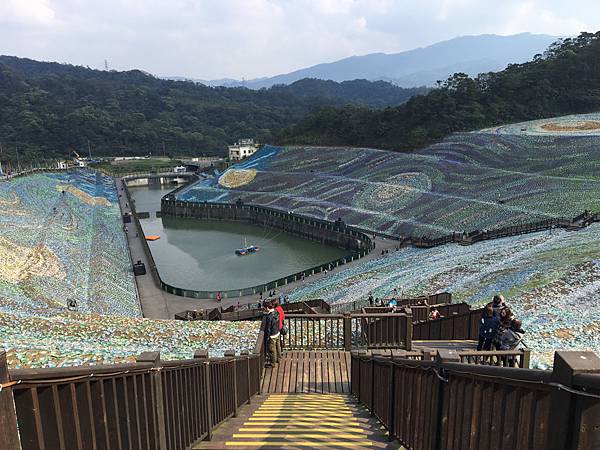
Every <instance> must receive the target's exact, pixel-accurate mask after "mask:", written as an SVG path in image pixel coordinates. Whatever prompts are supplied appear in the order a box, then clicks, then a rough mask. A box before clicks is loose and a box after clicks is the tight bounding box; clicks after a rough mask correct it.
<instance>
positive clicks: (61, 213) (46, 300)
mask: <svg viewBox="0 0 600 450" xmlns="http://www.w3.org/2000/svg"><path fill="white" fill-rule="evenodd" d="M0 199H1V200H2V201H3V202H4V203H3V205H2V207H1V208H0V260H1V261H3V262H4V264H2V263H1V262H0V312H7V313H12V314H19V315H27V316H36V315H40V316H45V317H47V316H52V315H54V314H57V313H61V312H62V311H64V310H65V309H66V305H67V301H68V300H70V299H74V300H76V301H77V303H78V310H79V311H81V312H88V313H99V314H114V315H125V316H139V315H140V314H141V313H140V309H139V304H138V301H137V294H136V290H135V284H134V279H133V274H132V271H131V262H130V260H129V254H128V251H127V243H126V240H125V236H124V233H123V230H122V226H123V225H122V219H121V213H120V209H119V206H118V205H117V203H116V201H117V192H116V189H115V186H114V182H113V180H112V179H111V178H108V177H105V176H103V175H100V174H97V173H94V172H90V171H77V172H72V173H60V174H59V173H55V174H52V173H50V174H44V175H32V176H28V177H23V178H14V179H12V180H10V181H7V182H2V183H0Z"/></svg>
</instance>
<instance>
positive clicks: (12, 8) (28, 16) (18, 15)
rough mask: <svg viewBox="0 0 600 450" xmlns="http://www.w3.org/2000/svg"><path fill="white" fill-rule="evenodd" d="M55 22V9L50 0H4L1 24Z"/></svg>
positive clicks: (0, 8)
mask: <svg viewBox="0 0 600 450" xmlns="http://www.w3.org/2000/svg"><path fill="white" fill-rule="evenodd" d="M54 22H55V13H54V10H53V9H52V8H51V7H50V5H49V2H48V0H2V2H0V24H2V23H16V24H20V25H41V26H44V25H51V24H53V23H54Z"/></svg>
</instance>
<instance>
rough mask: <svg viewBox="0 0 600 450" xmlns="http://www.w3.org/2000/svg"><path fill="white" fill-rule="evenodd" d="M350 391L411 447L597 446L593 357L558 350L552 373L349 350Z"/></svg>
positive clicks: (597, 380)
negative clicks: (393, 356) (369, 353)
mask: <svg viewBox="0 0 600 450" xmlns="http://www.w3.org/2000/svg"><path fill="white" fill-rule="evenodd" d="M351 386H352V393H353V394H354V395H355V396H356V397H357V398H358V399H359V400H360V401H361V402H362V403H363V404H365V405H366V406H367V408H368V409H369V410H370V411H371V413H372V415H374V416H376V417H377V418H378V419H379V420H380V421H381V422H382V423H383V425H384V426H385V427H386V428H387V429H388V431H389V434H390V439H394V438H395V439H398V440H399V441H400V442H401V443H402V444H403V445H404V446H406V447H407V448H411V449H415V450H442V449H449V450H450V449H457V450H460V449H481V450H487V449H500V450H502V449H507V450H508V449H510V450H514V449H516V450H519V449H522V450H529V449H550V450H553V449H556V450H559V449H560V450H567V449H576V450H584V449H585V450H591V449H596V448H600V359H599V358H598V357H597V356H596V355H595V354H593V353H591V352H557V353H556V354H555V360H554V370H553V371H543V370H532V369H519V368H505V367H487V366H481V365H473V364H461V363H460V360H459V358H458V356H457V355H456V354H455V353H452V352H447V351H446V352H444V351H439V353H438V357H437V359H436V360H434V361H415V360H412V359H406V358H401V359H391V358H382V357H378V356H373V355H359V354H358V353H357V352H353V355H352V365H351Z"/></svg>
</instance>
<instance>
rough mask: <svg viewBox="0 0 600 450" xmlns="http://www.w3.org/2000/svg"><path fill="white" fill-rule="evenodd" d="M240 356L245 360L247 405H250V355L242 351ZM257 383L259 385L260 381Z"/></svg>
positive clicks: (246, 351)
mask: <svg viewBox="0 0 600 450" xmlns="http://www.w3.org/2000/svg"><path fill="white" fill-rule="evenodd" d="M240 356H242V357H245V358H246V368H247V373H246V376H247V377H248V404H250V403H252V400H251V397H252V386H250V379H251V378H250V353H249V352H248V350H242V351H241V352H240ZM258 382H259V383H260V379H259V380H258Z"/></svg>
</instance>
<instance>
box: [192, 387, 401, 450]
mask: <svg viewBox="0 0 600 450" xmlns="http://www.w3.org/2000/svg"><path fill="white" fill-rule="evenodd" d="M252 401H253V403H252V404H250V405H245V406H244V407H242V408H240V410H239V412H238V416H237V417H235V418H232V419H229V420H228V421H226V422H224V423H223V424H222V425H220V426H219V427H217V429H216V430H215V432H214V433H213V438H212V440H211V441H204V442H200V443H198V444H196V445H195V446H193V447H192V449H224V448H237V449H239V448H246V449H249V448H253V449H255V448H261V449H275V448H278V449H279V448H285V449H295V448H381V449H398V448H402V447H400V445H399V444H398V443H397V442H389V441H388V436H387V432H386V430H385V429H384V428H383V427H382V426H381V423H380V422H379V421H378V420H377V419H375V418H374V417H371V415H370V414H369V412H368V411H367V410H366V409H365V408H364V407H363V406H362V405H361V404H359V403H358V402H357V401H356V400H355V399H354V398H353V397H351V396H349V395H334V394H290V395H287V394H262V395H259V396H257V397H254V398H253V399H252Z"/></svg>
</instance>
